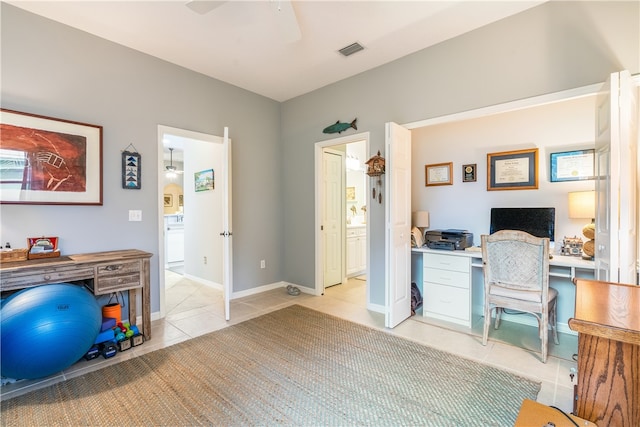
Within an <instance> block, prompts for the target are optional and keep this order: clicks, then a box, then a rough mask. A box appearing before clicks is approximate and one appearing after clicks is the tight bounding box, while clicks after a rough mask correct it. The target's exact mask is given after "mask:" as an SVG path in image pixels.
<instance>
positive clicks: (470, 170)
mask: <svg viewBox="0 0 640 427" xmlns="http://www.w3.org/2000/svg"><path fill="white" fill-rule="evenodd" d="M476 169H477V168H476V164H475V163H474V164H472V165H462V182H476Z"/></svg>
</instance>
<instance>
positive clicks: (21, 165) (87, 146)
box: [0, 109, 102, 205]
mask: <svg viewBox="0 0 640 427" xmlns="http://www.w3.org/2000/svg"><path fill="white" fill-rule="evenodd" d="M0 203H11V204H38V205H102V126H97V125H91V124H86V123H80V122H74V121H70V120H63V119H55V118H51V117H45V116H38V115H35V114H29V113H22V112H19V111H12V110H5V109H0Z"/></svg>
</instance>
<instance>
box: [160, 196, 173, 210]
mask: <svg viewBox="0 0 640 427" xmlns="http://www.w3.org/2000/svg"><path fill="white" fill-rule="evenodd" d="M162 198H163V200H164V207H165V208H170V207H172V206H173V194H170V193H165V194H164V195H163V196H162Z"/></svg>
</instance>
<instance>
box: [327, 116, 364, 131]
mask: <svg viewBox="0 0 640 427" xmlns="http://www.w3.org/2000/svg"><path fill="white" fill-rule="evenodd" d="M357 120H358V118H357V117H356V118H355V119H353V121H352V122H351V123H340V120H338V121H337V122H335V123H334V124H332V125H331V126H327V127H326V128H324V129H323V130H322V132H323V133H336V132H337V133H342V132H344V131H345V130H347V129H349V128H354V129H355V130H358V127H357V126H356V121H357Z"/></svg>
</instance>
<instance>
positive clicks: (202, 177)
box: [193, 169, 215, 191]
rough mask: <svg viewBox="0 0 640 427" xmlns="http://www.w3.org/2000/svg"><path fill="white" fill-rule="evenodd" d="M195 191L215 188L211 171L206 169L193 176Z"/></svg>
mask: <svg viewBox="0 0 640 427" xmlns="http://www.w3.org/2000/svg"><path fill="white" fill-rule="evenodd" d="M193 175H194V180H195V186H196V191H209V190H213V189H214V188H215V179H214V174H213V169H207V170H203V171H200V172H196V173H194V174H193Z"/></svg>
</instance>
